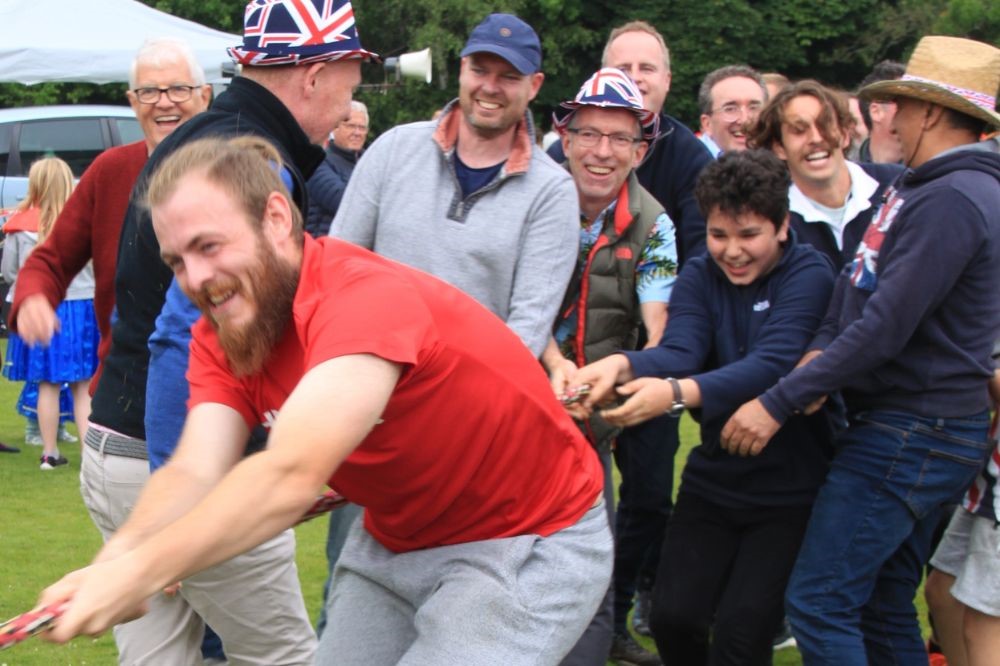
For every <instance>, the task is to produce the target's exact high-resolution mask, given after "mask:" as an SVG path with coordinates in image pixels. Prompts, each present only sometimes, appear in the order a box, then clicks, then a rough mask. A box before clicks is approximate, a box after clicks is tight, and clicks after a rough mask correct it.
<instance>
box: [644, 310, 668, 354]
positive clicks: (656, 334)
mask: <svg viewBox="0 0 1000 666" xmlns="http://www.w3.org/2000/svg"><path fill="white" fill-rule="evenodd" d="M639 312H640V313H641V315H642V324H643V326H645V327H646V346H645V347H644V349H649V348H650V347H655V346H656V345H658V344H660V338H662V337H663V331H665V330H666V328H667V304H666V303H662V302H659V301H649V302H648V303H640V304H639Z"/></svg>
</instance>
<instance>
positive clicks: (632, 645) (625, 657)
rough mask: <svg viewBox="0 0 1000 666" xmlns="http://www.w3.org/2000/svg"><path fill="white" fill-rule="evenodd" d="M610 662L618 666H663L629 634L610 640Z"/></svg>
mask: <svg viewBox="0 0 1000 666" xmlns="http://www.w3.org/2000/svg"><path fill="white" fill-rule="evenodd" d="M610 659H611V661H613V662H615V663H616V664H618V666H663V662H662V661H660V658H659V657H658V656H657V655H656V654H654V653H653V652H650V651H649V650H647V649H646V648H644V647H642V646H641V645H639V643H638V642H637V641H636V640H635V639H634V638H632V635H631V634H628V633H626V634H615V635H614V638H612V639H611V655H610Z"/></svg>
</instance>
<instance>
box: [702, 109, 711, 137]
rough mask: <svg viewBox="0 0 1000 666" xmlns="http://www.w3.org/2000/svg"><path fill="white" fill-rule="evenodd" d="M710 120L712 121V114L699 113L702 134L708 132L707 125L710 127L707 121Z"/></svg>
mask: <svg viewBox="0 0 1000 666" xmlns="http://www.w3.org/2000/svg"><path fill="white" fill-rule="evenodd" d="M711 121H712V116H710V115H708V114H707V113H703V114H701V133H702V134H708V130H709V127H710V125H709V123H710V122H711ZM709 136H711V135H709Z"/></svg>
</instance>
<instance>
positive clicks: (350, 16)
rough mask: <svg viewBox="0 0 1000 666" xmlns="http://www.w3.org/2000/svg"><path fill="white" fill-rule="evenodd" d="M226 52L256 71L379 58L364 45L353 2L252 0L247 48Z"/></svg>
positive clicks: (245, 36) (246, 15)
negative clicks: (261, 67) (262, 68)
mask: <svg viewBox="0 0 1000 666" xmlns="http://www.w3.org/2000/svg"><path fill="white" fill-rule="evenodd" d="M226 50H227V51H228V52H229V56H230V57H231V58H232V59H233V61H234V62H236V63H237V64H240V65H251V66H254V67H259V66H265V65H307V64H310V63H314V62H324V61H327V60H365V61H368V62H371V61H373V60H374V61H378V60H379V57H378V55H377V54H375V53H371V52H370V51H366V50H365V49H364V48H363V47H362V46H361V39H360V38H359V37H358V29H357V26H355V24H354V9H353V8H352V7H351V3H350V0H252V1H251V2H249V3H248V4H247V7H246V11H245V12H244V15H243V44H242V45H240V46H233V47H231V48H229V49H226Z"/></svg>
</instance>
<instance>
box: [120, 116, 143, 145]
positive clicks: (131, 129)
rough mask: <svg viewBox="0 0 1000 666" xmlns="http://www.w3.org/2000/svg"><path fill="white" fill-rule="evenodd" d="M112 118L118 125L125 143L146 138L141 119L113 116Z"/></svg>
mask: <svg viewBox="0 0 1000 666" xmlns="http://www.w3.org/2000/svg"><path fill="white" fill-rule="evenodd" d="M112 120H113V121H114V123H115V126H117V127H118V136H119V137H121V141H122V143H123V144H125V143H135V142H136V141H141V140H142V139H144V138H146V137H144V136H143V134H142V127H140V126H139V121H138V120H136V119H135V118H112Z"/></svg>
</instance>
